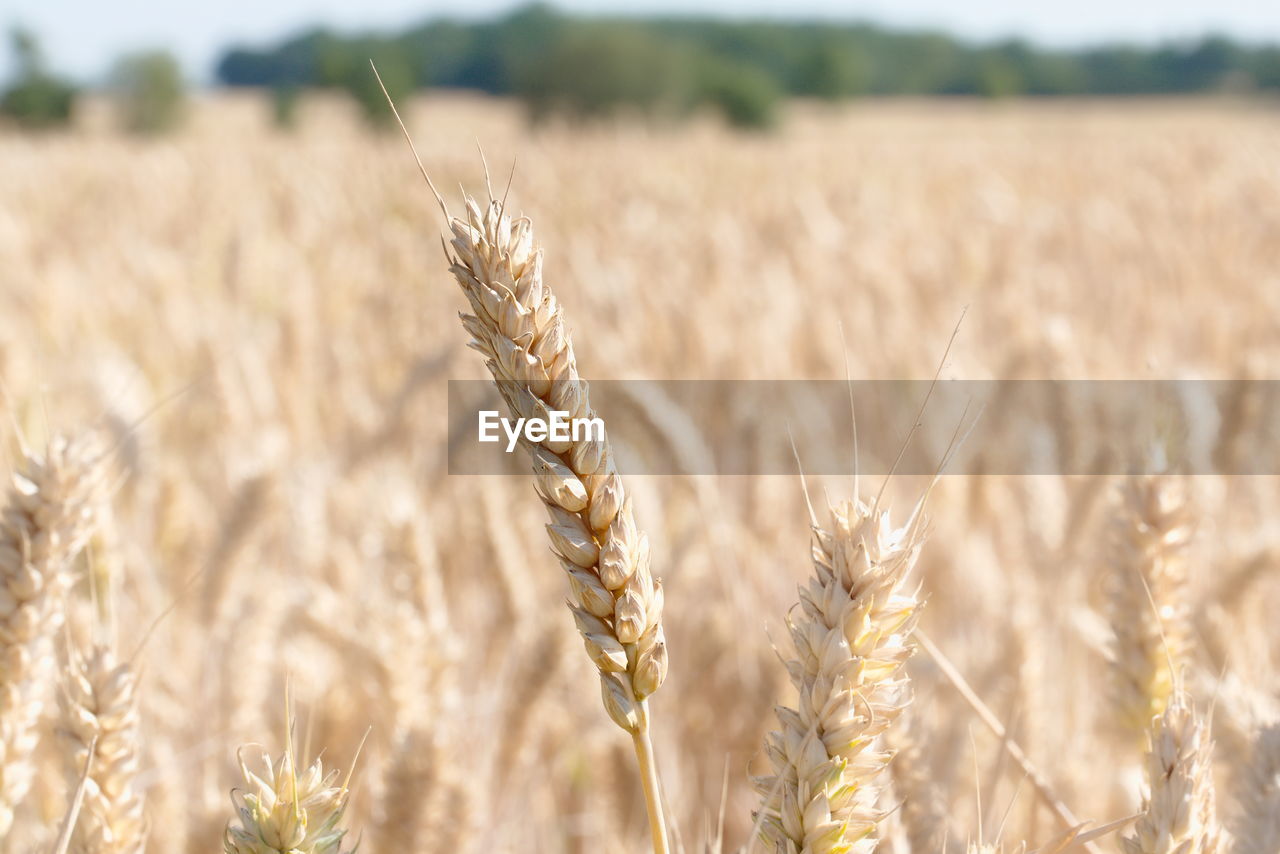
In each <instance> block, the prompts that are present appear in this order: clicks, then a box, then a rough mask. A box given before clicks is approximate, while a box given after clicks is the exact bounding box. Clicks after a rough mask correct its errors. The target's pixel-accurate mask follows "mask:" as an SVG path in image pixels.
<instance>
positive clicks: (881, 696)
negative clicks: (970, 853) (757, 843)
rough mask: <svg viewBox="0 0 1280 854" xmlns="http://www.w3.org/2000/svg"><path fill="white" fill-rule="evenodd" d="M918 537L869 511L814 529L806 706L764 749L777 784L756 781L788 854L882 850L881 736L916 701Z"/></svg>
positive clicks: (803, 658) (795, 669) (799, 649)
mask: <svg viewBox="0 0 1280 854" xmlns="http://www.w3.org/2000/svg"><path fill="white" fill-rule="evenodd" d="M913 519H916V517H913ZM919 531H920V528H919V525H918V524H915V522H913V523H912V524H910V525H908V526H907V527H904V528H898V529H895V528H893V527H892V526H891V524H890V522H889V516H888V514H887V513H877V512H875V511H874V510H873V509H872V508H869V507H868V506H867V505H865V504H863V503H861V502H857V503H852V502H850V503H846V504H843V505H841V506H839V507H835V508H833V509H832V511H831V522H830V526H829V527H828V528H823V527H820V526H815V528H814V544H813V568H814V574H813V576H812V577H811V578H810V580H809V583H808V585H807V586H806V587H802V588H801V589H800V603H799V604H800V609H799V612H798V613H796V614H794V615H793V616H791V617H789V618H788V620H787V627H788V628H789V629H790V634H791V640H792V643H793V645H794V650H795V651H794V656H793V657H791V658H790V659H788V660H787V661H786V666H787V671H788V673H789V674H790V676H791V682H792V684H794V685H795V687H796V690H797V691H798V692H799V701H798V703H797V706H796V708H794V709H792V708H785V707H778V709H777V715H778V723H779V727H778V729H777V730H776V731H774V732H771V733H770V734H769V736H768V738H767V739H766V741H765V750H766V752H767V753H768V756H769V761H770V763H771V765H772V767H773V774H772V775H770V776H767V777H762V778H759V779H757V780H756V786H757V788H758V789H759V791H760V792H761V794H762V795H763V796H764V799H763V802H762V804H761V807H760V812H759V813H757V820H758V822H759V824H760V832H761V835H762V837H763V838H764V841H765V842H766V843H767V844H768V845H769V846H770V847H771V848H772V850H773V851H775V852H777V853H778V854H810V852H812V854H828V853H829V852H841V854H843V852H849V851H858V852H869V851H871V850H872V849H873V848H874V847H875V844H876V839H877V825H878V824H879V822H880V819H881V818H882V817H883V812H882V811H881V810H880V809H879V808H878V806H877V803H876V802H877V798H878V795H879V790H880V786H881V784H880V783H879V782H878V780H877V778H878V776H879V775H880V773H881V772H882V771H883V770H884V768H885V766H886V765H887V764H888V763H889V760H890V758H891V757H892V752H891V751H890V750H889V749H888V748H886V747H885V746H884V744H883V739H882V738H880V736H881V735H882V734H883V733H884V732H885V730H886V729H887V728H888V727H889V725H890V724H892V723H893V721H894V719H895V718H897V716H898V714H899V713H900V712H901V711H902V710H903V709H904V708H906V706H907V704H908V703H909V702H910V692H909V686H908V683H907V678H906V675H905V674H904V673H903V664H904V663H905V662H906V660H907V658H908V657H910V655H911V654H912V652H913V651H914V644H913V643H912V642H911V640H910V634H911V630H912V628H913V627H914V625H915V622H916V616H917V608H918V601H917V596H916V592H915V590H914V589H912V588H911V587H909V586H908V585H909V583H910V582H909V581H908V579H907V576H908V574H909V573H910V571H911V567H912V566H913V565H914V563H915V560H916V556H917V554H918V553H919V547H920V540H921V537H920V533H919Z"/></svg>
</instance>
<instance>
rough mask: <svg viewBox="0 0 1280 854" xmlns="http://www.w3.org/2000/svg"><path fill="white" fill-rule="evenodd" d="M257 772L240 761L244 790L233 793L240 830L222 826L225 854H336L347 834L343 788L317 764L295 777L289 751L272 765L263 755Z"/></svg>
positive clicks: (344, 789)
mask: <svg viewBox="0 0 1280 854" xmlns="http://www.w3.org/2000/svg"><path fill="white" fill-rule="evenodd" d="M258 765H259V770H258V771H254V770H251V769H250V767H249V764H248V763H247V762H246V761H245V759H244V754H243V750H242V751H241V756H240V771H241V773H242V774H243V776H244V784H245V788H244V789H237V790H236V791H235V792H233V793H232V796H231V802H232V804H233V805H234V806H235V808H236V814H237V817H238V819H239V825H236V824H235V823H231V824H228V825H227V831H226V835H225V837H224V839H223V850H224V851H225V852H226V854H340V852H341V851H342V839H343V837H344V836H346V833H347V832H346V830H345V829H344V828H342V827H341V826H340V825H341V823H342V815H343V812H344V811H345V810H346V808H347V797H348V794H349V793H348V790H347V786H346V784H345V783H344V784H342V785H335V783H337V777H338V772H337V771H329V772H328V773H325V770H324V766H323V765H322V764H321V762H320V760H319V759H317V760H315V761H314V762H312V763H311V765H309V766H308V767H307V768H306V769H305V770H303V771H302V772H301V774H299V772H298V770H297V768H296V767H295V765H294V760H293V753H292V751H289V750H286V751H285V753H284V755H282V756H281V757H280V759H279V760H277V761H276V762H274V763H273V762H272V761H271V756H270V755H269V754H267V752H266V751H262V753H261V757H260V760H259V763H258ZM348 854H350V852H348Z"/></svg>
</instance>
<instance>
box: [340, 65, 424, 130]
mask: <svg viewBox="0 0 1280 854" xmlns="http://www.w3.org/2000/svg"><path fill="white" fill-rule="evenodd" d="M367 56H368V57H370V58H372V60H373V63H374V65H376V66H377V68H378V74H377V75H374V73H373V69H372V68H370V67H369V59H365V60H364V61H363V62H360V63H353V64H351V65H349V66H348V68H347V71H346V72H345V74H346V78H345V80H344V84H343V85H344V88H345V89H346V90H347V92H348V93H349V94H350V95H351V97H352V98H354V99H355V102H356V105H357V106H359V108H360V115H361V116H363V117H364V120H365V121H366V122H368V123H369V126H370V127H372V128H374V129H375V130H386V129H388V128H391V127H394V126H395V114H394V113H392V112H391V107H390V106H389V105H388V104H387V95H390V96H391V98H392V100H394V101H395V102H396V108H397V109H399V110H400V111H401V113H403V112H404V111H405V109H406V108H407V106H408V98H409V95H411V94H412V93H413V90H414V79H413V66H412V65H410V63H409V60H408V58H407V57H406V56H405V55H404V53H403V52H402V51H400V50H398V49H396V48H395V47H394V46H386V45H384V46H372V45H371V46H369V52H368V54H367ZM379 76H380V77H381V78H382V85H383V86H386V87H387V94H386V95H384V94H383V92H382V86H379V85H378V77H379Z"/></svg>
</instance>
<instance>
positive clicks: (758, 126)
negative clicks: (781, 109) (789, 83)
mask: <svg viewBox="0 0 1280 854" xmlns="http://www.w3.org/2000/svg"><path fill="white" fill-rule="evenodd" d="M699 78H700V80H699V86H700V94H701V100H702V101H703V102H705V103H708V104H710V105H711V106H713V107H715V108H716V109H717V110H718V111H719V112H720V113H721V115H723V116H724V118H725V120H726V121H727V122H728V123H729V124H730V125H732V126H733V127H736V128H742V129H744V130H764V129H766V128H770V127H773V126H774V125H775V124H777V121H778V105H779V103H780V102H781V100H782V90H781V88H780V87H779V86H778V84H777V82H776V81H775V80H774V79H773V77H772V76H771V75H769V74H766V73H765V72H763V71H760V70H759V69H756V68H752V67H751V66H749V65H741V64H738V63H734V62H729V61H725V60H713V61H707V62H704V63H703V68H702V72H701V74H700V75H699Z"/></svg>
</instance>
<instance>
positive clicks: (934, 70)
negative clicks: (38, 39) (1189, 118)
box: [218, 5, 1280, 126]
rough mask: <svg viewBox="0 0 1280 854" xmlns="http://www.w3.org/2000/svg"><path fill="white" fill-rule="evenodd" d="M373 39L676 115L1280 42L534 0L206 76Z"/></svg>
mask: <svg viewBox="0 0 1280 854" xmlns="http://www.w3.org/2000/svg"><path fill="white" fill-rule="evenodd" d="M383 53H386V54H388V55H394V56H396V57H399V59H397V60H390V59H388V60H385V61H386V63H387V67H388V69H390V68H391V67H392V65H396V66H399V65H401V64H403V65H404V66H405V67H404V68H402V69H400V70H397V71H396V72H394V73H395V74H396V75H397V76H398V77H400V78H402V79H405V80H407V81H409V85H411V86H424V85H427V84H428V83H430V85H433V86H443V87H450V88H463V89H478V90H480V91H484V92H490V93H494V94H504V95H510V94H515V95H519V96H521V97H522V98H524V99H525V101H526V102H527V104H528V105H529V108H530V113H531V114H532V115H534V116H544V115H546V114H548V113H550V112H556V111H562V112H568V113H571V114H576V115H579V116H584V117H593V116H601V115H609V114H612V113H616V112H618V111H631V112H646V113H651V114H678V113H680V112H683V111H684V110H686V109H688V108H690V107H694V106H697V105H698V104H699V103H712V104H715V105H717V106H718V107H719V108H720V109H721V110H722V111H723V112H724V113H725V114H726V115H727V116H729V117H730V120H731V121H733V122H734V123H735V124H746V125H753V126H758V125H760V124H766V123H767V121H768V120H769V119H768V118H766V117H768V116H771V115H772V114H773V112H774V107H773V106H772V105H771V98H772V97H773V95H772V93H775V92H776V93H782V94H789V95H801V96H816V97H821V98H845V97H852V96H859V95H930V94H932V95H980V96H989V97H1004V96H1010V95H1027V96H1041V95H1082V94H1143V93H1147V94H1161V93H1175V92H1210V91H1218V90H1221V89H1223V88H1224V87H1228V86H1229V87H1231V88H1233V89H1239V88H1249V87H1252V88H1257V89H1280V48H1277V47H1275V46H1257V47H1255V46H1245V45H1241V44H1237V43H1235V42H1233V41H1230V40H1228V39H1224V38H1217V37H1208V38H1204V39H1200V40H1194V41H1178V42H1169V43H1166V44H1162V45H1157V46H1155V47H1137V46H1131V45H1121V44H1112V45H1102V46H1099V47H1093V48H1085V49H1078V50H1048V49H1044V48H1039V47H1036V46H1034V45H1031V44H1029V43H1026V42H1023V41H1017V40H1011V41H1004V42H999V43H995V44H986V45H977V44H972V43H969V42H965V41H961V40H958V39H956V38H953V37H951V36H948V35H946V34H944V33H939V32H931V31H899V30H889V29H885V28H882V27H877V26H873V25H869V24H815V23H789V22H784V21H752V22H733V21H725V20H720V19H712V18H692V17H680V18H616V17H597V18H582V17H575V16H570V15H566V14H563V13H560V12H557V11H556V10H554V9H552V8H551V7H549V6H546V5H533V6H526V7H524V8H521V9H518V10H516V11H514V12H512V13H510V14H508V15H506V16H504V17H501V18H496V19H490V20H482V21H472V20H459V19H448V18H444V19H438V20H433V21H428V22H426V23H423V24H421V25H418V26H415V27H412V28H410V29H408V30H406V31H404V32H400V33H395V34H384V35H379V36H368V35H365V36H358V37H344V36H341V35H339V34H336V33H332V32H328V31H325V30H312V31H310V32H306V33H302V34H301V35H298V36H296V37H295V38H292V39H289V40H287V41H285V42H284V43H282V44H280V45H278V46H276V47H273V48H268V49H259V50H254V49H248V48H237V49H234V50H231V51H229V52H227V53H226V54H225V55H224V56H223V58H222V60H221V62H220V63H219V65H218V76H219V78H220V79H221V80H222V81H223V82H224V83H227V84H229V85H252V86H274V85H278V84H281V83H294V84H301V85H312V86H348V87H350V86H351V85H353V83H352V81H354V80H357V79H361V78H360V75H359V72H358V71H356V72H353V71H352V69H355V68H357V67H359V66H366V62H367V59H368V58H369V57H370V56H373V57H375V58H377V57H379V56H381V55H382V54H383ZM381 67H382V61H380V63H379V68H381ZM730 72H732V75H731V74H730ZM353 73H354V74H355V75H356V76H355V77H353V76H352V75H353ZM733 75H736V76H737V77H740V78H741V79H730V77H731V76H733ZM388 82H390V81H388ZM358 85H363V83H360V84H358ZM750 114H755V116H756V118H751V119H748V118H747V116H748V115H750Z"/></svg>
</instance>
